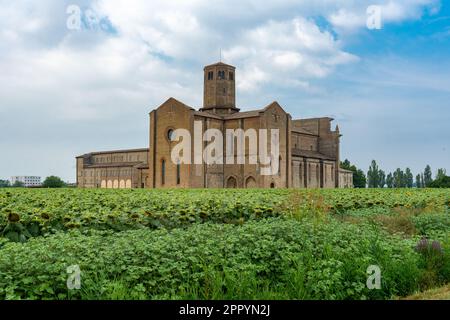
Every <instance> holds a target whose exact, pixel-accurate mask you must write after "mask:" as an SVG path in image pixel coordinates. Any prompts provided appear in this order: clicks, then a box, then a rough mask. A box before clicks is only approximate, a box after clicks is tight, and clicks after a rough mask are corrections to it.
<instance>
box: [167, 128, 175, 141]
mask: <svg viewBox="0 0 450 320" xmlns="http://www.w3.org/2000/svg"><path fill="white" fill-rule="evenodd" d="M174 138H175V131H174V130H173V129H169V130H168V131H167V139H169V141H171V142H172V141H173V140H174Z"/></svg>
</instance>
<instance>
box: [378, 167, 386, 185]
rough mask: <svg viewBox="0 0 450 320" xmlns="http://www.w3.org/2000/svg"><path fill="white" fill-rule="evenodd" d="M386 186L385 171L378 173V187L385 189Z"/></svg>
mask: <svg viewBox="0 0 450 320" xmlns="http://www.w3.org/2000/svg"><path fill="white" fill-rule="evenodd" d="M385 185H386V173H385V172H384V171H383V170H380V171H378V187H379V188H384V186H385Z"/></svg>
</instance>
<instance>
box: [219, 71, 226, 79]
mask: <svg viewBox="0 0 450 320" xmlns="http://www.w3.org/2000/svg"><path fill="white" fill-rule="evenodd" d="M218 78H219V80H225V71H219V74H218Z"/></svg>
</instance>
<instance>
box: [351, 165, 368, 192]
mask: <svg viewBox="0 0 450 320" xmlns="http://www.w3.org/2000/svg"><path fill="white" fill-rule="evenodd" d="M353 185H354V186H355V188H365V187H366V185H367V178H366V175H365V174H364V171H362V170H361V169H358V170H356V172H353Z"/></svg>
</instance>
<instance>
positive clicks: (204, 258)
mask: <svg viewBox="0 0 450 320" xmlns="http://www.w3.org/2000/svg"><path fill="white" fill-rule="evenodd" d="M75 265H76V266H79V268H80V270H81V288H80V289H79V290H77V289H74V290H69V289H68V286H67V279H68V273H67V268H68V267H70V266H75ZM370 265H376V266H379V267H380V269H381V288H380V289H372V290H370V289H368V288H367V285H366V281H367V277H368V274H367V268H368V267H369V266H370ZM449 283H450V190H449V189H435V190H431V189H390V190H386V189H368V190H367V189H354V190H353V189H346V190H342V189H341V190H79V189H61V190H38V189H36V190H29V189H4V190H0V299H396V298H401V297H407V296H412V297H421V294H420V292H425V291H427V290H430V291H428V292H441V291H442V290H443V289H437V288H439V287H443V286H445V285H447V286H448V284H449ZM444 288H448V287H444ZM436 290H437V291H436ZM439 290H441V291H439ZM444 291H445V292H448V290H444ZM435 296H437V297H445V296H447V297H448V294H440V295H435Z"/></svg>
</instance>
